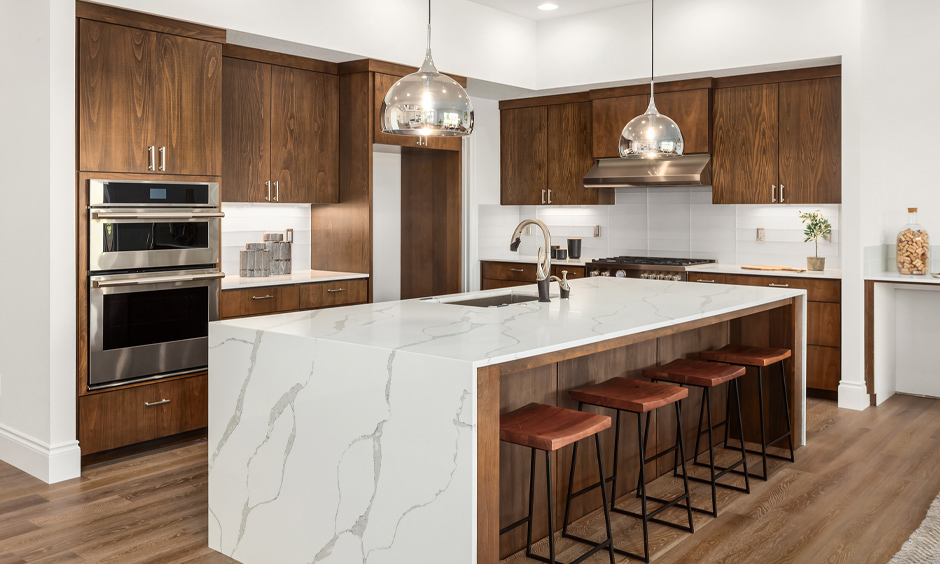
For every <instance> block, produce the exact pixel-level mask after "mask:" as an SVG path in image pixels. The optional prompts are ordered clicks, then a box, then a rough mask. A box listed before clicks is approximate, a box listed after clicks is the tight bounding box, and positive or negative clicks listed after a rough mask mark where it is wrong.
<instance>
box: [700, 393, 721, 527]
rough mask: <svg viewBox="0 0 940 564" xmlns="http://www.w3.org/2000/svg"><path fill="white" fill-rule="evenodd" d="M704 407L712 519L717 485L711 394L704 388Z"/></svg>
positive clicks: (714, 510) (716, 497)
mask: <svg viewBox="0 0 940 564" xmlns="http://www.w3.org/2000/svg"><path fill="white" fill-rule="evenodd" d="M703 401H704V405H706V406H707V407H706V408H705V410H706V411H705V412H706V413H707V414H708V467H709V472H710V473H711V478H712V479H711V482H712V512H711V514H712V517H718V484H717V481H716V479H715V447H714V444H713V443H714V439H713V437H712V429H713V426H712V394H711V390H710V389H708V388H705V396H704V400H703Z"/></svg>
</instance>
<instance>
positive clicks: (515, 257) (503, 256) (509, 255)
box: [480, 251, 594, 266]
mask: <svg viewBox="0 0 940 564" xmlns="http://www.w3.org/2000/svg"><path fill="white" fill-rule="evenodd" d="M480 260H481V261H484V262H527V263H529V264H535V263H536V262H537V261H538V257H535V256H525V255H520V254H519V253H514V252H512V251H506V252H505V253H500V254H496V255H494V254H492V253H488V254H486V255H485V256H481V257H480ZM592 260H594V257H585V256H582V257H581V258H579V259H567V260H557V259H552V264H553V265H555V264H557V265H568V266H584V265H585V264H586V263H589V262H591V261H592Z"/></svg>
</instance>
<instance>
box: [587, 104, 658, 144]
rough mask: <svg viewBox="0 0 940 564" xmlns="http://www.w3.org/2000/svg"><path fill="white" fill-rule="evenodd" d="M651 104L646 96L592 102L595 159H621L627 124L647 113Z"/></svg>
mask: <svg viewBox="0 0 940 564" xmlns="http://www.w3.org/2000/svg"><path fill="white" fill-rule="evenodd" d="M649 103H650V97H649V96H647V95H646V94H642V95H637V96H621V97H619V98H599V99H597V100H592V101H591V114H592V116H593V117H592V121H593V127H592V129H593V132H592V137H593V147H594V148H593V156H594V158H597V159H600V158H604V157H619V156H620V132H622V131H623V128H624V126H625V125H627V122H629V121H630V120H631V119H633V118H635V117H636V116H638V115H640V114H642V113H643V112H645V111H646V106H648V105H649Z"/></svg>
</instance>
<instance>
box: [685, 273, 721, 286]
mask: <svg viewBox="0 0 940 564" xmlns="http://www.w3.org/2000/svg"><path fill="white" fill-rule="evenodd" d="M726 278H727V277H726V276H725V275H724V274H712V273H710V272H690V273H689V282H699V283H702V284H724V283H725V279H726Z"/></svg>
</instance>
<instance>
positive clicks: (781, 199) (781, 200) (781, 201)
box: [780, 184, 785, 204]
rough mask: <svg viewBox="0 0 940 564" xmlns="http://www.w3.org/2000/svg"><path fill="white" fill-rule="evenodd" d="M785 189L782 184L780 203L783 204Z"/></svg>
mask: <svg viewBox="0 0 940 564" xmlns="http://www.w3.org/2000/svg"><path fill="white" fill-rule="evenodd" d="M784 188H785V186H784V185H783V184H781V185H780V203H781V204H782V203H783V189H784Z"/></svg>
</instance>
